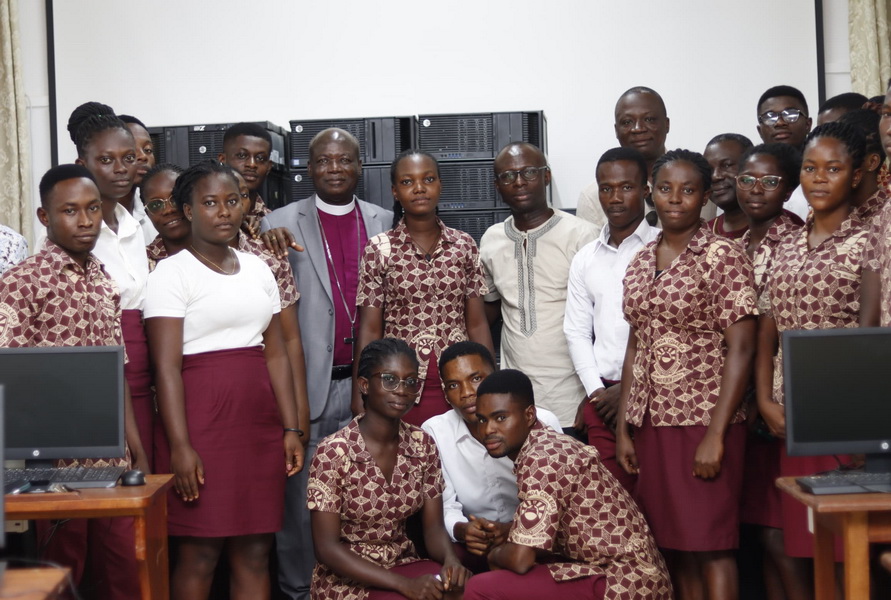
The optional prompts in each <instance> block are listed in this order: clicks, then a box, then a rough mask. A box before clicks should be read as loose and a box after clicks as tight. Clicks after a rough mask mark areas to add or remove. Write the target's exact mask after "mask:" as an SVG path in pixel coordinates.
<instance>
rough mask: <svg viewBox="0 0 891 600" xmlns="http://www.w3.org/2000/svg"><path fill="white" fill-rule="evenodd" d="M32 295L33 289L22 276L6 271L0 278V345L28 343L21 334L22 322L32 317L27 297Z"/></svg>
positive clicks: (26, 321)
mask: <svg viewBox="0 0 891 600" xmlns="http://www.w3.org/2000/svg"><path fill="white" fill-rule="evenodd" d="M33 297H34V291H33V289H32V288H31V286H30V285H28V283H27V281H26V280H25V278H24V277H22V278H20V277H15V276H13V273H12V272H7V274H6V277H4V278H2V279H0V347H2V348H15V347H18V346H27V345H29V344H28V340H27V339H26V337H25V336H24V335H23V323H28V322H30V320H31V319H32V312H31V304H30V302H29V301H28V299H29V298H33Z"/></svg>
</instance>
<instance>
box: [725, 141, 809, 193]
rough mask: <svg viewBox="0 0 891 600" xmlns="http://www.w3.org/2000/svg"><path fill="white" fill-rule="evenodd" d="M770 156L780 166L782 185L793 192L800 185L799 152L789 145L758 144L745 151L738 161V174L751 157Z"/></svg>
mask: <svg viewBox="0 0 891 600" xmlns="http://www.w3.org/2000/svg"><path fill="white" fill-rule="evenodd" d="M758 155H763V156H772V157H774V158H775V159H776V161H777V163H778V164H779V166H780V172H781V173H782V177H783V183H784V184H786V187H787V189H790V190H794V189H795V188H796V187H798V184H799V183H800V181H799V178H800V177H801V152H800V151H799V150H798V148H795V147H793V146H790V145H789V144H776V143H775V144H758V145H757V146H752V147H751V148H749V149H748V150H746V152H745V154H743V155H742V158H741V159H740V160H739V172H740V173H742V171H743V165H745V163H746V161H747V160H749V159H750V158H752V157H753V156H758Z"/></svg>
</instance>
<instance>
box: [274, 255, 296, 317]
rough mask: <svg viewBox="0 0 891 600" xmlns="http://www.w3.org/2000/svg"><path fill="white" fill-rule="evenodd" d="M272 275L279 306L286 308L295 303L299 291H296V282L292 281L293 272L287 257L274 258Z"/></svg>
mask: <svg viewBox="0 0 891 600" xmlns="http://www.w3.org/2000/svg"><path fill="white" fill-rule="evenodd" d="M273 275H275V281H276V282H277V283H278V291H279V296H280V297H281V307H282V308H288V307H289V306H291V305H293V304H297V300H299V299H300V292H298V291H297V284H296V283H295V282H294V273H293V271H291V265H290V264H288V259H286V258H284V259H280V260H279V259H276V261H275V269H273Z"/></svg>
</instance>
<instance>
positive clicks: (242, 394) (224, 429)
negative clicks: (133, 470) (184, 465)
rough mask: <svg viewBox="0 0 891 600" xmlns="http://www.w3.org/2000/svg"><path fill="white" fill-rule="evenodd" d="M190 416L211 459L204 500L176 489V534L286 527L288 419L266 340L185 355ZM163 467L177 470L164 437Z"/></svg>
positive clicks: (195, 442)
mask: <svg viewBox="0 0 891 600" xmlns="http://www.w3.org/2000/svg"><path fill="white" fill-rule="evenodd" d="M183 391H184V394H185V409H186V422H187V424H188V430H189V438H190V440H191V442H192V447H193V448H194V449H195V451H196V452H197V453H198V456H200V457H201V462H202V463H203V464H204V479H205V482H204V485H203V486H200V488H199V492H200V496H199V498H198V500H195V501H192V502H185V501H183V500H182V499H181V498H180V497H179V495H178V494H177V493H176V492H175V491H174V490H171V494H170V497H169V499H168V532H169V534H170V535H175V536H178V535H182V536H195V537H229V536H236V535H250V534H258V533H273V532H276V531H278V530H279V529H281V524H282V511H283V509H284V500H285V480H286V478H287V472H286V471H285V454H284V446H283V442H282V440H283V433H282V420H281V414H280V412H279V409H278V404H277V403H276V401H275V394H274V393H273V391H272V384H271V383H270V381H269V372H268V371H267V369H266V358H265V356H264V355H263V350H262V349H261V348H260V347H254V348H237V349H233V350H219V351H216V352H204V353H201V354H191V355H186V356H183ZM163 439H164V443H163V444H159V447H158V452H157V456H156V461H157V469H158V471H159V472H161V473H169V472H170V448H169V445H168V444H167V443H166V436H163Z"/></svg>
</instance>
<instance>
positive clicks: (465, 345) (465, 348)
mask: <svg viewBox="0 0 891 600" xmlns="http://www.w3.org/2000/svg"><path fill="white" fill-rule="evenodd" d="M462 356H479V357H480V358H481V359H483V362H484V363H486V364H487V365H489V366H490V367H491V368H492V370H493V371H495V369H496V367H495V359H494V358H492V353H491V352H489V349H488V348H486V347H485V346H483V345H482V344H480V343H478V342H471V341H470V340H465V341H463V342H458V343H457V344H452V345H451V346H449V347H448V348H446V349H445V350H444V351H443V353H442V354H440V356H439V372H440V373H442V369H443V367H445V366H446V365H447V364H449V363H450V362H452V361H453V360H455V359H456V358H461V357H462Z"/></svg>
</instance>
